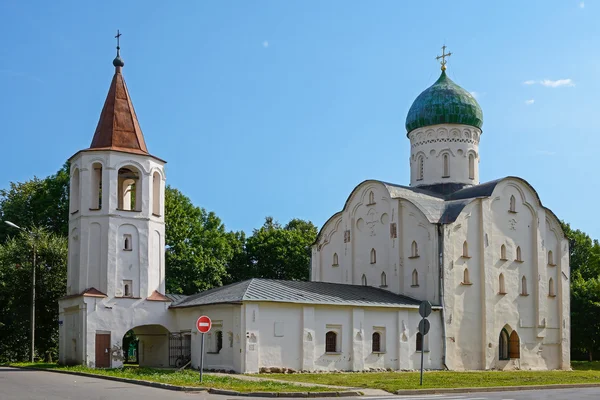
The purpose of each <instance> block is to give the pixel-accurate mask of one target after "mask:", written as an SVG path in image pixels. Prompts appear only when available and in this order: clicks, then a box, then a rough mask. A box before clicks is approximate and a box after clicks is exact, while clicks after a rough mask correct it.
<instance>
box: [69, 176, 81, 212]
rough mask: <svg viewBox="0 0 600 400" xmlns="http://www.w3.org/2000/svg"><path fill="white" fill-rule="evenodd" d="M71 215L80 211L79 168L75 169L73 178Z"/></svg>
mask: <svg viewBox="0 0 600 400" xmlns="http://www.w3.org/2000/svg"><path fill="white" fill-rule="evenodd" d="M70 203H71V210H70V212H71V214H75V213H76V212H77V211H79V168H75V170H74V171H73V176H72V177H71V201H70Z"/></svg>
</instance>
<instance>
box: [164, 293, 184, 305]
mask: <svg viewBox="0 0 600 400" xmlns="http://www.w3.org/2000/svg"><path fill="white" fill-rule="evenodd" d="M165 296H166V297H167V298H168V299H169V300H171V302H173V303H176V302H178V301H181V300H183V299H185V298H186V297H187V296H186V295H185V294H175V293H167V294H165Z"/></svg>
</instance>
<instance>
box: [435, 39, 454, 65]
mask: <svg viewBox="0 0 600 400" xmlns="http://www.w3.org/2000/svg"><path fill="white" fill-rule="evenodd" d="M451 55H452V53H446V45H443V46H442V55H441V56H437V57H436V58H435V59H436V60H439V59H440V58H441V59H442V61H441V62H440V64H442V71H445V70H446V57H450V56H451Z"/></svg>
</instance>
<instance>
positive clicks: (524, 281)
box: [521, 275, 527, 296]
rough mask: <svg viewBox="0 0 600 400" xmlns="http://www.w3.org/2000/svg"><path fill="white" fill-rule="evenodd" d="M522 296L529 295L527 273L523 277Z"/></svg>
mask: <svg viewBox="0 0 600 400" xmlns="http://www.w3.org/2000/svg"><path fill="white" fill-rule="evenodd" d="M521 296H527V278H526V277H525V275H523V277H522V278H521Z"/></svg>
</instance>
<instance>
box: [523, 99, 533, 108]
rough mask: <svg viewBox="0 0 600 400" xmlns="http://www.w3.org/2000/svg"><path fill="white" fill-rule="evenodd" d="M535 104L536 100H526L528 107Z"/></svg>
mask: <svg viewBox="0 0 600 400" xmlns="http://www.w3.org/2000/svg"><path fill="white" fill-rule="evenodd" d="M533 103H535V100H534V99H529V100H525V104H527V105H528V106H530V105H532V104H533Z"/></svg>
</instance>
